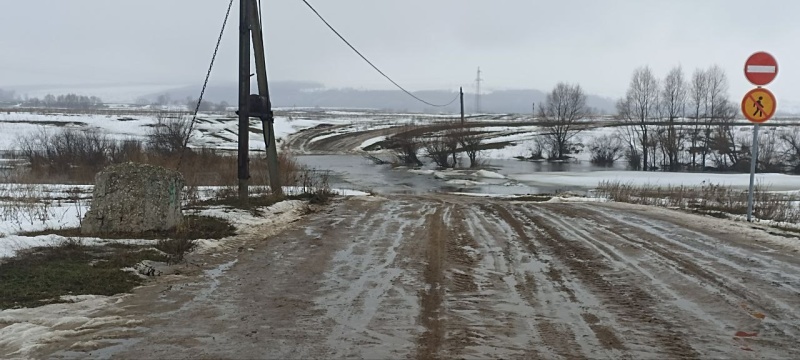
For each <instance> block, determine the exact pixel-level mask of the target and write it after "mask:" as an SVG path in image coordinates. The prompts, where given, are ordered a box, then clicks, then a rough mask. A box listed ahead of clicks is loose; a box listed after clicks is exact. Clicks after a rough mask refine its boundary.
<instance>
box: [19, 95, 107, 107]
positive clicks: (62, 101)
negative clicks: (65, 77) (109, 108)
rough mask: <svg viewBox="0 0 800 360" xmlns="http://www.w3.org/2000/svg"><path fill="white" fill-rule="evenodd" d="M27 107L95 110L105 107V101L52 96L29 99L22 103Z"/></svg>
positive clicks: (97, 98)
mask: <svg viewBox="0 0 800 360" xmlns="http://www.w3.org/2000/svg"><path fill="white" fill-rule="evenodd" d="M22 106H25V107H43V108H61V109H94V108H99V107H102V106H103V100H102V99H100V98H99V97H97V96H85V95H78V94H66V95H58V96H55V95H52V94H47V95H45V97H44V98H41V99H40V98H36V97H34V98H29V99H27V100H24V101H22Z"/></svg>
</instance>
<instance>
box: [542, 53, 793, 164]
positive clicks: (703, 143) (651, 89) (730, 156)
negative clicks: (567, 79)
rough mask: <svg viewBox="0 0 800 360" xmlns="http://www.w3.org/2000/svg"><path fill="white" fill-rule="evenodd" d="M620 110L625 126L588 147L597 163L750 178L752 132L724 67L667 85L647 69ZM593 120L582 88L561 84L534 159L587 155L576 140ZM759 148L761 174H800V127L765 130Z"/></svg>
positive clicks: (676, 76) (674, 73)
mask: <svg viewBox="0 0 800 360" xmlns="http://www.w3.org/2000/svg"><path fill="white" fill-rule="evenodd" d="M616 107H617V119H618V120H620V121H621V122H622V123H623V125H624V126H621V127H619V128H618V130H617V131H615V132H614V133H613V134H611V135H603V136H600V137H597V138H595V139H594V140H593V141H592V142H590V143H588V144H586V145H587V146H588V148H589V151H590V152H591V155H592V158H591V159H592V162H593V163H595V164H599V165H612V164H613V163H614V162H615V161H617V160H620V159H622V158H624V159H625V161H626V162H627V165H628V167H629V168H630V169H633V170H645V171H655V170H661V171H707V170H713V171H735V172H749V169H750V161H751V159H750V158H751V148H752V132H751V131H750V129H749V128H748V127H742V126H737V124H736V121H735V120H736V117H737V114H738V113H739V108H738V106H737V104H736V103H734V102H733V101H731V99H730V96H729V86H728V78H727V76H726V74H725V71H724V70H722V68H720V67H719V66H717V65H713V66H710V67H709V68H706V69H696V70H694V72H693V73H692V75H691V77H689V78H687V77H686V76H685V74H684V71H683V68H682V67H680V66H677V67H675V68H673V69H671V70H670V71H669V72H668V73H667V75H666V77H664V79H663V80H662V79H659V78H658V77H657V76H656V75H655V74H654V73H653V71H652V70H651V69H650V68H649V67H647V66H644V67H640V68H638V69H636V70H635V71H634V72H633V74H632V76H631V80H630V84H629V86H628V90H627V92H626V94H625V96H624V97H623V98H622V99H620V100H619V101H618V102H617V104H616ZM588 114H589V110H588V109H587V107H586V95H585V94H584V93H583V90H582V89H581V87H580V85H577V84H566V83H559V84H558V85H556V87H555V88H554V89H553V90H552V92H550V93H549V94H548V95H547V99H546V101H545V103H544V104H543V105H542V106H541V107H540V108H539V118H540V120H541V121H542V123H543V129H544V131H543V133H542V134H541V135H540V136H539V137H538V139H537V141H536V142H535V144H534V147H533V149H532V152H533V154H532V157H533V158H545V157H546V158H549V159H561V160H563V159H566V158H568V157H569V154H571V153H573V152H576V151H580V150H581V148H582V147H583V146H584V144H582V143H580V142H578V141H576V140H574V139H576V135H577V134H578V133H580V132H581V131H582V130H584V129H586V128H587V127H588V126H589V124H588V123H586V121H585V118H586V116H587V115H588ZM654 124H655V125H654ZM739 125H740V124H739ZM758 148H759V158H758V169H759V171H761V172H790V173H796V174H800V127H798V126H788V125H787V126H779V127H769V128H766V129H764V131H762V133H761V135H760V137H759V144H758ZM545 152H546V153H547V154H546V156H545V154H544V153H545Z"/></svg>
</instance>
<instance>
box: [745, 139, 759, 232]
mask: <svg viewBox="0 0 800 360" xmlns="http://www.w3.org/2000/svg"><path fill="white" fill-rule="evenodd" d="M759 127H760V126H759V124H756V125H755V126H753V149H752V152H751V154H752V155H751V158H750V192H749V193H748V194H747V222H751V221H753V220H752V219H753V186H754V185H755V180H756V164H757V163H758V128H759Z"/></svg>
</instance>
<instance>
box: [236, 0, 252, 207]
mask: <svg viewBox="0 0 800 360" xmlns="http://www.w3.org/2000/svg"><path fill="white" fill-rule="evenodd" d="M249 3H250V0H240V3H239V153H238V177H239V200H240V201H242V202H243V203H245V202H247V200H248V198H249V196H250V193H249V189H248V185H249V182H250V154H249V151H250V141H249V140H250V101H249V100H250V24H249V22H248V10H249V9H248V7H249V6H248V5H249Z"/></svg>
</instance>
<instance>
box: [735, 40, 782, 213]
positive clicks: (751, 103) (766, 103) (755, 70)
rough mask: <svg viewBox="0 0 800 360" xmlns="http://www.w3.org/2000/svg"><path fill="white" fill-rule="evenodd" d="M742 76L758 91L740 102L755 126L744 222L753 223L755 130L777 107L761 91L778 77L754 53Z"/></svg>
mask: <svg viewBox="0 0 800 360" xmlns="http://www.w3.org/2000/svg"><path fill="white" fill-rule="evenodd" d="M744 76H745V77H746V78H747V80H748V81H750V82H751V83H752V84H753V85H756V86H757V88H755V89H753V90H750V91H748V92H747V94H745V95H744V99H742V114H744V117H745V118H747V120H750V121H751V122H753V123H754V126H753V144H752V149H751V150H752V151H751V155H750V188H749V192H748V193H747V221H748V222H751V221H753V191H754V186H755V179H756V169H757V167H756V165H757V164H758V130H759V127H760V124H762V123H764V122H766V121H767V120H769V119H770V118H771V117H772V115H775V109H776V108H777V106H778V103H777V100H776V99H775V95H773V94H772V92H771V91H769V90H767V89H765V88H762V87H761V86H763V85H767V84H769V83H771V82H772V80H775V77H776V76H778V62H777V61H776V60H775V58H774V57H773V56H772V55H770V54H768V53H765V52H763V51H762V52H757V53H755V54H753V55H750V57H749V58H748V59H747V61H746V62H745V64H744Z"/></svg>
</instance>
